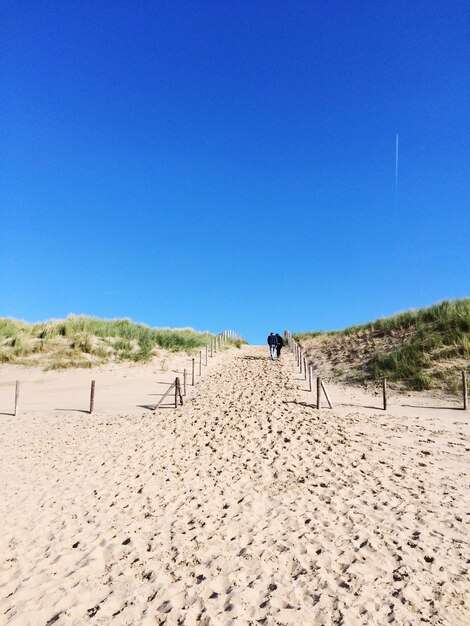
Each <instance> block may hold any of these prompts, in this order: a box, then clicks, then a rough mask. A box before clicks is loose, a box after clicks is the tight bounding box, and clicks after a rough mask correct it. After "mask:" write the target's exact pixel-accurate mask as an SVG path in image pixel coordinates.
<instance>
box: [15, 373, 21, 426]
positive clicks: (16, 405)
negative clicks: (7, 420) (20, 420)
mask: <svg viewBox="0 0 470 626" xmlns="http://www.w3.org/2000/svg"><path fill="white" fill-rule="evenodd" d="M19 399H20V381H19V380H17V381H16V384H15V413H14V415H15V417H16V415H17V413H18V401H19Z"/></svg>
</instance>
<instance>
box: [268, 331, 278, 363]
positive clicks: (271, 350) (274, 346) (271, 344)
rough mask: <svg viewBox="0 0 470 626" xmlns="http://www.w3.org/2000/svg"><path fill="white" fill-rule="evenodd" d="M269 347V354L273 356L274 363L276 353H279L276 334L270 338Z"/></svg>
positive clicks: (272, 334)
mask: <svg viewBox="0 0 470 626" xmlns="http://www.w3.org/2000/svg"><path fill="white" fill-rule="evenodd" d="M268 346H269V353H270V355H271V359H272V360H273V361H274V359H275V358H276V353H277V337H276V335H275V334H274V333H271V334H270V335H269V336H268Z"/></svg>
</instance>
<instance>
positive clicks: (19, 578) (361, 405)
mask: <svg viewBox="0 0 470 626" xmlns="http://www.w3.org/2000/svg"><path fill="white" fill-rule="evenodd" d="M141 371H142V372H144V370H141ZM138 373H139V370H138V369H137V370H136V374H135V376H136V384H137V379H138V378H139V376H138ZM37 376H39V374H37ZM67 376H70V377H71V378H70V380H72V374H71V373H70V374H69V373H67ZM149 380H150V378H149ZM37 384H38V385H39V383H37ZM132 388H133V387H132ZM305 388H306V385H305V381H303V380H302V377H301V376H299V375H298V373H297V371H296V369H295V366H294V361H293V358H292V356H290V355H289V354H288V353H287V352H285V354H283V356H282V359H281V360H280V361H279V362H271V361H270V360H269V359H268V358H267V348H264V347H262V348H261V347H256V346H255V347H249V346H247V347H244V348H243V349H242V350H237V349H232V350H230V351H229V352H226V353H224V354H222V355H220V358H219V359H218V360H215V362H214V363H213V364H212V365H211V369H210V371H208V372H207V373H206V374H205V377H204V379H202V380H200V381H199V382H198V385H197V387H196V390H195V393H194V394H193V395H192V396H191V397H190V398H187V399H186V400H187V401H186V402H185V404H184V406H183V407H180V408H178V409H176V410H175V409H162V410H159V411H158V412H157V413H156V414H155V415H154V414H152V413H151V412H150V411H148V410H145V409H143V408H140V409H139V408H138V407H136V404H137V403H138V402H142V403H143V404H146V401H142V400H140V396H139V399H138V400H137V401H135V400H134V397H133V399H132V400H130V399H127V400H126V399H125V393H124V390H123V388H122V386H121V389H120V392H119V394H120V395H119V397H120V401H119V403H120V406H123V407H126V406H127V407H130V408H129V410H128V409H123V410H119V409H118V410H116V409H115V408H109V407H108V408H107V407H106V406H104V404H105V403H104V402H103V400H102V402H103V404H102V406H101V407H98V409H97V412H96V414H94V415H87V414H86V413H81V412H80V410H79V409H76V410H70V411H67V410H62V411H57V410H52V409H54V408H56V407H52V409H51V410H45V408H44V407H43V408H42V409H41V410H37V409H34V408H33V407H32V405H31V407H30V408H28V407H26V409H27V410H25V411H24V412H22V413H21V414H20V415H19V416H17V417H16V418H15V417H12V416H9V415H0V436H1V450H0V451H1V457H0V475H1V484H2V494H1V495H2V498H1V500H0V520H1V532H0V553H1V554H2V555H3V562H2V566H1V572H0V623H2V624H8V625H13V624H15V625H19V624H21V625H28V624H34V625H36V624H38V625H42V626H46V625H47V626H49V625H52V624H58V625H59V626H61V625H65V624H77V625H78V624H80V625H82V624H88V623H89V624H99V625H101V624H103V625H104V624H113V625H124V624H126V625H127V624H143V625H146V624H189V625H190V624H217V625H218V624H310V625H320V624H325V625H330V624H336V625H340V624H344V625H349V624H351V625H355V624H376V625H384V624H390V623H391V624H393V623H395V624H400V625H405V624H406V625H414V624H425V623H427V624H448V625H452V626H459V625H464V624H467V625H468V624H470V577H469V567H470V551H469V538H470V533H469V529H470V515H469V504H468V503H469V497H468V488H469V477H470V428H469V416H468V413H466V412H464V411H458V410H452V409H451V408H449V409H432V408H430V407H426V406H423V407H421V408H415V407H413V406H407V407H403V406H398V401H396V402H395V405H394V406H391V407H390V410H388V411H387V412H384V411H381V410H379V408H376V407H375V404H377V407H379V406H380V402H379V398H374V397H372V398H371V397H370V396H369V397H365V396H364V397H362V396H361V394H360V393H358V392H357V391H353V392H352V391H350V390H348V389H347V388H344V387H340V386H331V387H330V393H331V396H332V400H333V403H334V409H333V410H328V409H322V410H320V411H317V410H316V409H315V408H313V405H312V399H313V398H312V395H311V394H308V393H307V392H306V391H305ZM147 392H148V389H147ZM64 397H65V396H64ZM409 404H412V402H411V401H410V402H409ZM367 407H369V408H367ZM60 408H63V409H66V408H67V407H65V406H63V407H60ZM72 408H73V407H72ZM131 409H132V410H131Z"/></svg>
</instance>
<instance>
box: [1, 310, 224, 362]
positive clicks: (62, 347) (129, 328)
mask: <svg viewBox="0 0 470 626" xmlns="http://www.w3.org/2000/svg"><path fill="white" fill-rule="evenodd" d="M211 337H212V335H210V334H209V333H199V332H196V331H194V330H192V329H182V330H175V329H163V328H152V327H149V326H145V325H144V324H135V323H134V322H132V321H130V320H128V319H119V320H103V319H98V318H95V317H86V316H69V317H68V318H67V319H65V320H51V321H47V322H41V323H37V324H27V323H25V322H20V321H17V320H13V319H6V318H0V363H1V362H3V363H22V364H43V363H45V362H47V363H46V367H47V368H48V369H58V368H65V367H92V366H94V365H96V364H99V363H103V362H106V361H134V362H139V361H142V362H145V361H149V360H150V359H151V358H152V357H153V356H154V354H155V351H156V349H158V348H163V349H165V350H170V351H173V352H179V351H186V352H191V351H193V350H195V349H197V348H200V347H202V346H205V345H207V344H208V343H209V342H210V340H211Z"/></svg>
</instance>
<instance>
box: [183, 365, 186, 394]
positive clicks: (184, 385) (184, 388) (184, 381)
mask: <svg viewBox="0 0 470 626" xmlns="http://www.w3.org/2000/svg"><path fill="white" fill-rule="evenodd" d="M185 395H186V370H185V369H184V370H183V396H185Z"/></svg>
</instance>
